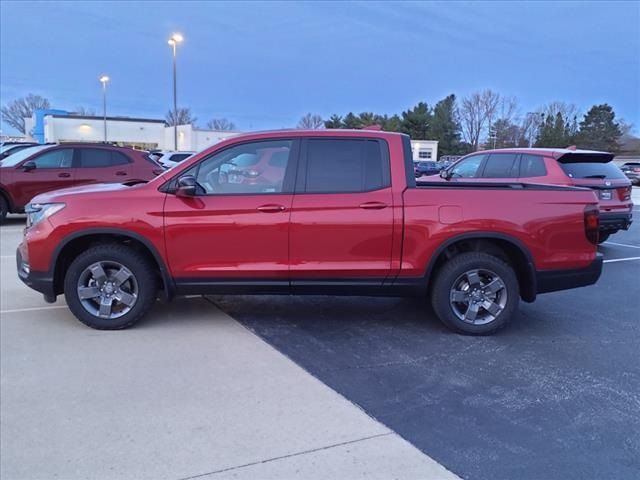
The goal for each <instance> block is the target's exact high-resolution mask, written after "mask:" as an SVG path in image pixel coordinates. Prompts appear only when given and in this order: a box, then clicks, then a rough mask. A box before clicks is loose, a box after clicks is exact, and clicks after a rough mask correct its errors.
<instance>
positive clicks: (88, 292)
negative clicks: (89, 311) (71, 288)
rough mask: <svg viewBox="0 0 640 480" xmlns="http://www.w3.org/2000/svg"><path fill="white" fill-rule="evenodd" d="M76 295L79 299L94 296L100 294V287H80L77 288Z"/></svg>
mask: <svg viewBox="0 0 640 480" xmlns="http://www.w3.org/2000/svg"><path fill="white" fill-rule="evenodd" d="M78 296H79V297H80V300H87V299H88V298H96V297H99V296H100V289H99V288H98V287H80V288H78Z"/></svg>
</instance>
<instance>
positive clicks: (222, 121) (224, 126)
mask: <svg viewBox="0 0 640 480" xmlns="http://www.w3.org/2000/svg"><path fill="white" fill-rule="evenodd" d="M207 128H209V129H211V130H223V131H228V130H235V129H236V125H235V123H233V122H232V121H231V120H229V119H227V118H212V119H211V120H209V121H208V122H207Z"/></svg>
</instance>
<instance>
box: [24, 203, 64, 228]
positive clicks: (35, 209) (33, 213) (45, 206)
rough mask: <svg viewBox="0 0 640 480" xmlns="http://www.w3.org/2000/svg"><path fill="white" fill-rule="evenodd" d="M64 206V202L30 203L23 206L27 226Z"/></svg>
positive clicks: (47, 216)
mask: <svg viewBox="0 0 640 480" xmlns="http://www.w3.org/2000/svg"><path fill="white" fill-rule="evenodd" d="M64 207H65V204H64V203H30V204H28V205H27V206H26V207H25V208H24V212H25V213H26V214H27V228H28V227H31V226H33V225H35V224H36V223H39V222H41V221H42V220H44V219H45V218H49V217H50V216H51V215H53V214H54V213H56V212H59V211H60V210H62V209H63V208H64Z"/></svg>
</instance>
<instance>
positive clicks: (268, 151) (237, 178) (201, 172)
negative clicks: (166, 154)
mask: <svg viewBox="0 0 640 480" xmlns="http://www.w3.org/2000/svg"><path fill="white" fill-rule="evenodd" d="M292 145H293V141H292V140H269V141H263V142H252V143H244V144H241V145H236V146H235V147H231V148H228V149H226V150H223V151H222V152H219V153H216V154H214V155H213V156H211V157H209V158H206V159H205V160H203V161H202V162H200V163H199V164H198V165H195V166H194V167H193V168H190V169H189V170H188V171H187V172H184V174H183V175H195V177H196V180H197V182H198V184H199V186H200V187H201V188H202V190H201V193H203V194H206V195H230V194H255V193H281V192H282V191H283V184H284V181H285V174H286V171H287V167H288V165H289V163H290V154H291V148H292ZM274 157H277V158H278V161H277V162H272V159H273V158H274Z"/></svg>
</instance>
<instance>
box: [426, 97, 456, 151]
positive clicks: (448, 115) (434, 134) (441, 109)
mask: <svg viewBox="0 0 640 480" xmlns="http://www.w3.org/2000/svg"><path fill="white" fill-rule="evenodd" d="M430 135H431V138H430V140H437V141H438V154H439V155H458V154H460V152H461V150H460V149H461V146H460V135H461V127H460V122H459V121H458V115H457V112H456V96H455V95H449V96H447V97H445V98H444V99H442V100H440V101H439V102H438V103H436V106H435V107H434V109H433V118H432V121H431V132H430Z"/></svg>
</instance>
